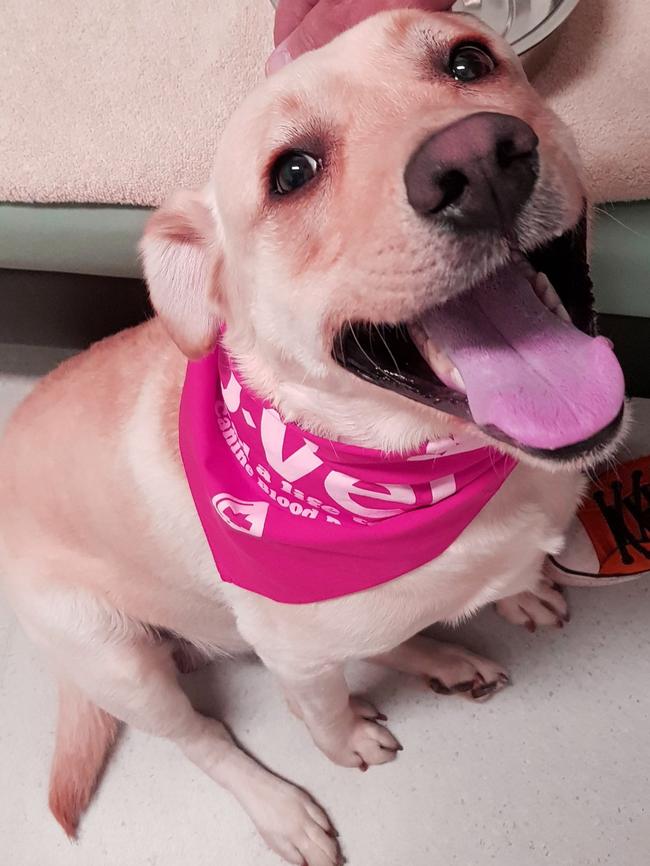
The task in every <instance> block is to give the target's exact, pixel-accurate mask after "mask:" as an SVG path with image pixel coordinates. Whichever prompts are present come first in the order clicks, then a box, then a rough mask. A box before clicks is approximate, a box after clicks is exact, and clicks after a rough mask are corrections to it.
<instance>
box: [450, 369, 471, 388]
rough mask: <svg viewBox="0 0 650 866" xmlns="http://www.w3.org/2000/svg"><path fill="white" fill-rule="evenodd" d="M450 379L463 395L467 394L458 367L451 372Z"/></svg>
mask: <svg viewBox="0 0 650 866" xmlns="http://www.w3.org/2000/svg"><path fill="white" fill-rule="evenodd" d="M449 378H450V379H451V381H452V382H453V383H454V385H455V386H456V388H457V389H458V390H459V391H460V392H461V393H462V394H467V388H466V387H465V382H464V381H463V377H462V376H461V375H460V370H459V369H458V367H454V368H453V369H452V370H451V371H450V373H449Z"/></svg>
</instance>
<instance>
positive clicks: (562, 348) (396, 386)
mask: <svg viewBox="0 0 650 866" xmlns="http://www.w3.org/2000/svg"><path fill="white" fill-rule="evenodd" d="M591 288H592V287H591V281H590V278H589V271H588V266H587V261H586V226H585V221H584V220H583V221H582V222H581V223H580V224H579V225H578V226H577V227H576V228H575V229H573V230H571V231H569V232H567V233H566V234H565V235H563V236H562V237H561V238H558V239H557V240H555V241H553V242H551V243H550V244H549V245H548V246H547V247H545V248H544V249H541V250H537V251H535V252H534V253H532V254H530V255H529V256H527V257H524V256H523V255H520V254H517V253H515V254H513V258H512V260H511V261H510V263H508V264H507V265H506V266H504V267H503V268H501V269H500V270H499V271H498V272H497V273H495V274H493V275H492V276H490V277H489V278H488V279H486V280H484V281H483V282H481V283H479V284H477V285H475V286H473V287H472V288H469V289H468V290H467V291H464V292H462V293H461V294H459V295H457V296H456V297H454V298H452V299H451V300H449V301H447V302H446V303H444V304H441V305H439V306H436V307H434V308H432V309H431V310H429V311H425V312H424V313H423V314H422V315H421V316H419V317H418V319H417V320H416V321H409V322H403V323H400V324H398V325H386V324H380V323H376V324H375V323H373V324H368V323H357V324H354V323H353V324H351V325H348V326H346V327H345V328H344V329H343V330H342V331H341V332H340V333H339V334H338V335H337V337H336V338H335V340H334V344H333V355H334V358H335V360H336V361H337V362H338V363H339V364H340V365H341V366H343V367H344V368H345V369H347V370H349V371H350V372H352V373H354V374H355V375H357V376H359V377H360V378H362V379H365V380H366V381H369V382H373V383H374V384H376V385H379V386H380V387H383V388H387V389H389V390H391V391H395V392H396V393H398V394H402V395H403V396H406V397H409V398H411V399H413V400H417V401H418V402H420V403H425V404H427V405H429V406H433V407H434V408H436V409H438V410H439V411H442V412H447V413H449V414H452V415H456V416H458V417H460V418H462V419H465V420H467V421H472V422H473V423H474V424H476V425H477V426H478V427H479V428H480V429H481V430H483V431H484V432H485V433H487V434H488V435H489V436H491V437H492V438H494V439H497V440H499V441H502V442H505V443H508V444H510V445H513V446H515V447H516V448H518V449H520V450H522V451H525V452H527V453H529V454H534V455H536V456H540V457H551V458H554V459H558V460H567V459H570V458H573V457H578V456H581V455H585V454H587V453H589V452H591V451H593V450H594V449H597V448H599V447H601V446H604V445H606V444H607V443H608V442H609V441H610V440H611V439H613V438H614V436H615V435H616V432H617V431H618V428H619V425H620V423H621V419H622V415H623V403H624V391H625V385H624V381H623V374H622V371H621V368H620V366H619V364H618V361H617V360H616V357H615V355H614V353H613V351H612V348H611V345H610V344H609V342H608V341H607V340H606V339H605V338H604V337H595V336H593V316H592V301H593V296H592V292H591Z"/></svg>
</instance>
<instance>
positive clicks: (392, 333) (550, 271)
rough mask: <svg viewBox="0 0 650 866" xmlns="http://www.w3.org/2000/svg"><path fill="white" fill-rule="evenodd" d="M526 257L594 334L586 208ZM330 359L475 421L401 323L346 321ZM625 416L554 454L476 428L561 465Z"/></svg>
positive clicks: (597, 443)
mask: <svg viewBox="0 0 650 866" xmlns="http://www.w3.org/2000/svg"><path fill="white" fill-rule="evenodd" d="M527 257H528V259H529V261H530V262H531V264H532V265H533V267H534V269H535V270H536V271H537V272H540V271H541V272H543V273H545V274H546V275H547V276H548V277H549V279H550V281H551V283H552V284H553V286H554V288H555V290H556V291H557V293H558V295H559V296H560V300H561V301H562V303H563V304H564V306H565V308H566V309H567V311H568V313H569V315H570V316H571V320H572V321H573V323H574V325H575V326H576V327H578V328H580V329H581V330H583V331H585V332H586V333H589V334H592V335H593V334H594V333H595V318H594V313H593V285H592V282H591V277H590V274H589V266H588V262H587V220H586V210H583V213H582V215H581V218H580V219H579V221H578V222H577V223H576V225H575V226H574V227H573V228H571V229H569V230H568V231H566V232H565V233H564V234H563V235H561V236H560V237H558V238H555V239H554V240H552V241H551V242H550V243H548V244H547V245H546V246H544V247H543V248H541V249H538V250H535V251H533V252H532V253H530V254H529V255H528V256H527ZM375 334H376V336H374V335H375ZM373 337H374V342H373ZM391 344H392V346H393V349H395V350H396V351H397V352H398V354H399V358H400V361H399V365H397V364H396V363H395V352H393V351H392V350H391V348H390V345H391ZM332 356H333V358H334V360H335V361H336V362H337V363H338V364H339V365H340V366H342V367H343V368H345V369H346V370H348V371H349V372H351V373H353V374H354V375H356V376H358V377H359V378H360V379H363V380H364V381H366V382H370V383H372V384H374V385H376V386H378V387H380V388H385V389H387V390H390V391H393V392H394V393H397V394H400V395H401V396H404V397H407V398H409V399H411V400H415V401H416V402H419V403H423V404H424V405H427V406H430V407H432V408H434V409H437V410H438V411H441V412H445V413H446V414H449V415H453V416H455V417H457V418H459V419H461V420H463V421H467V422H471V423H474V421H473V419H472V415H471V412H470V409H469V405H468V403H467V399H466V397H465V395H463V394H460V393H458V392H455V391H453V390H451V389H450V388H448V387H447V386H446V385H445V384H444V383H443V382H441V381H440V380H439V379H438V378H437V377H436V376H435V374H434V373H433V371H432V370H431V368H430V367H429V365H428V364H427V363H426V362H425V360H424V359H423V358H422V356H421V354H420V352H419V351H418V349H417V348H416V347H415V345H414V343H413V341H412V339H411V337H410V335H409V333H408V329H407V327H405V325H404V324H402V325H388V324H369V323H356V324H355V323H348V324H347V325H346V326H345V327H344V328H343V329H342V331H340V332H339V334H338V335H337V337H336V338H335V339H334V343H333V347H332ZM623 414H624V406H622V407H621V410H620V412H619V413H618V415H617V416H616V418H614V419H613V420H612V421H611V422H610V423H609V424H608V425H607V426H606V427H604V428H603V429H602V430H600V431H599V432H598V433H596V434H595V435H594V436H592V437H590V438H589V439H586V440H584V441H583V442H577V443H575V444H572V445H567V446H565V447H563V448H558V449H554V450H546V449H540V448H533V447H528V446H526V445H523V444H522V443H519V442H515V441H513V440H512V439H511V438H510V437H508V436H507V435H506V434H505V433H503V432H502V431H501V430H499V429H498V428H491V429H483V428H480V427H479V429H481V430H482V432H483V433H485V434H486V435H487V436H489V437H490V438H491V439H493V440H496V441H497V442H501V443H504V444H507V445H510V446H512V447H514V448H516V449H517V450H519V451H522V452H524V453H526V454H528V455H530V456H534V457H538V458H541V459H544V460H552V461H553V462H557V463H563V462H568V461H571V460H575V459H576V458H579V457H584V456H586V455H588V454H589V453H590V452H594V451H597V450H598V449H602V448H603V447H604V446H605V445H607V444H608V443H609V442H611V441H612V439H614V438H615V436H616V433H617V432H618V430H619V428H620V425H621V421H622V418H623Z"/></svg>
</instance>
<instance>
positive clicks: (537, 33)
mask: <svg viewBox="0 0 650 866" xmlns="http://www.w3.org/2000/svg"><path fill="white" fill-rule="evenodd" d="M579 2H580V0H563V2H562V3H561V4H560V5H559V6H558V7H557V8H556V9H555V10H554V11H553V12H551V14H550V15H549V16H548V17H547V18H545V19H544V20H543V21H540V23H539V24H538V25H537V27H534V28H533V29H532V30H530V31H529V32H528V33H526V34H525V35H524V36H521V37H520V38H519V39H517V40H516V41H515V42H512V43H511V45H512V47H513V48H514V50H515V51H516V52H517V54H518V55H519V56H521V55H523V54H526V53H527V52H528V51H532V49H533V48H535V47H536V46H538V45H539V44H540V43H541V42H543V41H544V40H545V39H547V38H548V37H549V36H551V35H552V34H553V33H554V32H555V31H556V30H557V29H558V27H560V26H561V25H562V24H564V22H565V21H566V20H567V18H568V17H569V16H570V15H571V14H572V13H573V12H574V11H575V9H576V7H577V5H578V3H579Z"/></svg>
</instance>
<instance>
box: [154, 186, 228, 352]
mask: <svg viewBox="0 0 650 866" xmlns="http://www.w3.org/2000/svg"><path fill="white" fill-rule="evenodd" d="M140 252H141V254H142V260H143V263H144V272H145V276H146V278H147V283H148V286H149V294H150V296H151V301H152V303H153V306H154V308H155V310H156V312H157V313H158V315H159V316H160V318H161V319H162V321H163V324H164V325H165V328H166V329H167V331H168V332H169V335H170V336H171V338H172V339H173V340H174V342H175V343H176V345H177V346H178V347H179V349H180V350H181V351H182V352H183V353H184V354H185V355H187V357H188V358H200V357H202V356H203V355H207V354H208V352H209V351H210V350H211V349H212V348H213V346H214V344H215V342H216V340H217V336H218V332H219V321H220V316H219V304H220V286H219V283H220V276H221V271H222V248H221V241H220V227H219V225H218V223H217V220H216V219H215V216H214V212H213V210H212V209H211V207H210V204H209V199H208V194H207V192H206V191H197V192H190V191H181V192H177V193H175V194H174V195H172V196H171V198H170V199H168V200H167V201H166V202H165V203H164V204H163V205H162V206H161V207H160V208H159V209H158V210H157V211H155V212H154V213H153V215H152V216H151V217H150V219H149V222H148V223H147V226H146V228H145V232H144V236H143V238H142V240H141V242H140Z"/></svg>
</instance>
